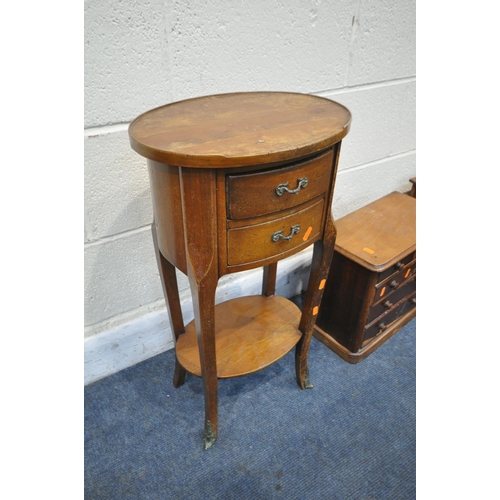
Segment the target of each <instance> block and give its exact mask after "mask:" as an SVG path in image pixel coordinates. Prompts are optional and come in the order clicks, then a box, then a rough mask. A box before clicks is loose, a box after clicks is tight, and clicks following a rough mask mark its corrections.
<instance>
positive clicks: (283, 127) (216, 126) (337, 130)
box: [129, 92, 351, 168]
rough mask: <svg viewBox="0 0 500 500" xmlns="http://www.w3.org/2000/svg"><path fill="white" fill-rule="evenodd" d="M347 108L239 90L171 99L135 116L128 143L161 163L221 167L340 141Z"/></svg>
mask: <svg viewBox="0 0 500 500" xmlns="http://www.w3.org/2000/svg"><path fill="white" fill-rule="evenodd" d="M350 124H351V113H350V112H349V110H348V109H347V108H345V107H344V106H342V105H341V104H339V103H337V102H334V101H331V100H329V99H325V98H323V97H317V96H312V95H309V94H298V93H289V92H241V93H234V94H220V95H212V96H206V97H198V98H195V99H188V100H185V101H179V102H174V103H171V104H168V105H166V106H162V107H159V108H155V109H152V110H151V111H147V112H146V113H143V114H142V115H140V116H138V117H137V118H136V119H135V120H134V121H133V122H132V123H131V124H130V126H129V137H130V144H131V146H132V148H133V149H134V150H135V151H136V152H137V153H139V154H140V155H142V156H145V157H146V158H149V159H151V160H155V161H158V162H161V163H167V164H170V165H178V166H185V167H201V168H223V167H237V166H245V165H255V164H263V163H264V164H265V163H274V162H280V161H284V160H290V159H294V158H299V157H301V156H305V155H309V154H314V153H315V152H317V151H321V150H323V149H325V148H327V147H329V146H331V145H332V144H335V143H336V142H338V141H340V140H341V139H342V138H343V137H345V136H346V135H347V133H348V131H349V127H350Z"/></svg>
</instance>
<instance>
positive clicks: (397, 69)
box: [84, 0, 416, 383]
mask: <svg viewBox="0 0 500 500" xmlns="http://www.w3.org/2000/svg"><path fill="white" fill-rule="evenodd" d="M254 90H285V91H295V92H303V93H311V94H315V95H320V96H323V97H327V98H330V99H333V100H336V101H338V102H340V103H342V104H344V105H346V106H347V107H348V108H349V109H350V110H351V112H352V115H353V122H352V126H351V131H350V133H349V135H348V136H347V137H346V138H345V139H344V142H343V146H342V152H341V158H340V164H339V173H338V178H337V185H336V190H335V195H334V203H333V214H334V217H335V218H338V217H341V216H343V215H345V214H347V213H349V212H351V211H352V210H355V209H357V208H359V207H361V206H363V205H366V204H367V203H369V202H371V201H373V200H375V199H377V198H380V197H381V196H383V195H385V194H387V193H389V192H391V191H394V190H399V191H406V190H408V189H409V188H410V183H409V182H408V180H409V178H410V177H413V176H415V175H416V159H415V121H416V116H415V94H416V79H415V1H414V0H398V1H396V0H392V1H390V0H370V1H367V0H335V1H333V0H328V1H325V0H323V1H321V0H252V1H249V0H248V1H243V0H240V1H234V0H225V1H224V0H211V1H209V0H204V1H201V0H199V1H192V2H188V1H185V0H183V1H181V0H166V1H164V0H136V1H132V0H130V1H118V0H86V1H85V131H84V141H85V235H84V241H85V243H84V245H85V337H86V339H85V355H86V382H87V383H89V382H92V381H94V380H97V379H99V378H102V377H103V376H106V375H108V374H110V373H113V372H115V371H117V370H119V369H122V368H124V367H126V366H130V365H132V364H134V363H137V362H139V361H142V360H143V359H146V358H147V357H149V356H151V355H155V354H158V353H159V352H162V351H163V350H165V349H169V348H171V347H172V345H173V344H172V339H171V333H170V327H169V325H168V321H167V314H166V309H165V302H164V299H163V295H162V290H161V285H160V279H159V275H158V270H157V268H156V261H155V256H154V253H153V244H152V240H151V234H150V224H151V222H152V208H151V200H150V192H149V181H148V177H147V169H146V160H145V159H144V158H142V157H141V156H139V155H138V154H136V153H135V152H134V151H132V150H131V148H130V146H129V143H128V135H127V127H128V124H129V123H130V121H131V120H132V119H133V118H135V117H136V116H137V115H138V114H140V113H142V112H144V111H147V110H148V109H151V108H153V107H156V106H160V105H163V104H167V103H169V102H172V101H177V100H180V99H185V98H190V97H196V96H200V95H207V94H214V93H221V92H236V91H254ZM309 257H310V250H306V251H305V252H303V253H302V254H300V255H299V256H297V257H296V258H292V259H289V260H288V261H287V262H286V263H284V264H283V265H281V266H279V270H280V279H279V283H278V285H279V288H278V293H280V294H282V295H285V296H291V295H293V294H294V293H297V292H298V291H300V288H301V287H302V286H303V285H304V282H305V280H307V271H308V268H307V263H308V259H309ZM260 272H261V271H251V272H248V273H243V274H238V275H231V276H226V277H224V278H223V279H222V280H221V282H220V287H219V288H220V291H219V293H218V296H217V300H223V299H225V298H228V297H231V296H233V295H235V294H241V293H253V292H254V291H258V281H259V279H260V274H259V273H260ZM179 280H180V287H181V296H182V300H183V307H184V310H185V314H186V320H189V319H190V317H192V315H191V316H190V314H191V313H190V294H189V290H188V287H187V280H186V279H185V277H184V276H181V275H179Z"/></svg>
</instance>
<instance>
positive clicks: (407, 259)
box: [378, 252, 416, 283]
mask: <svg viewBox="0 0 500 500" xmlns="http://www.w3.org/2000/svg"><path fill="white" fill-rule="evenodd" d="M415 259H416V252H411V253H410V254H408V255H406V256H405V257H403V258H402V259H401V260H399V261H398V262H396V264H394V265H393V266H391V267H389V268H388V269H386V270H385V271H382V272H381V273H380V275H379V278H378V281H379V283H380V282H381V281H384V280H385V279H387V278H388V277H389V276H391V275H392V274H394V273H396V272H398V271H400V270H401V269H402V266H406V265H407V264H408V263H409V262H411V261H412V260H415Z"/></svg>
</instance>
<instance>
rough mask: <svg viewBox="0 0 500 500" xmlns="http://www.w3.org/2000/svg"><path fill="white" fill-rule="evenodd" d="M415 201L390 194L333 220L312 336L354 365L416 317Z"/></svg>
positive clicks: (405, 195)
mask: <svg viewBox="0 0 500 500" xmlns="http://www.w3.org/2000/svg"><path fill="white" fill-rule="evenodd" d="M415 209H416V201H415V198H413V197H410V196H408V195H407V194H402V193H391V194H389V195H387V196H384V197H382V198H381V199H379V200H377V201H375V202H373V203H370V204H369V205H366V206H365V207H362V208H360V209H359V210H357V211H355V212H352V213H351V214H349V215H347V216H345V217H343V218H341V219H339V220H338V221H337V230H338V236H337V240H336V245H335V253H334V256H333V260H332V264H331V267H330V270H329V276H328V279H327V282H326V286H325V294H324V298H323V303H322V306H321V307H320V310H319V314H318V317H317V319H316V324H315V327H314V335H315V336H316V338H318V339H319V340H320V341H321V342H323V343H324V344H325V345H327V346H328V347H329V348H331V349H332V350H333V351H334V352H336V353H337V354H338V355H339V356H340V357H342V358H343V359H345V360H346V361H348V362H350V363H358V362H360V361H362V360H363V359H365V358H366V356H368V355H369V354H371V353H372V352H374V350H375V349H376V348H378V347H379V346H380V345H381V344H382V343H383V342H385V341H386V340H388V339H389V338H390V337H391V336H392V335H394V333H396V332H397V331H398V330H399V329H400V328H401V327H402V326H403V325H404V324H406V322H408V321H410V320H411V319H412V318H413V317H414V316H415V314H416V303H415V290H416V259H415V248H416V234H415V217H416V211H415Z"/></svg>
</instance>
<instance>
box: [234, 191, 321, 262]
mask: <svg viewBox="0 0 500 500" xmlns="http://www.w3.org/2000/svg"><path fill="white" fill-rule="evenodd" d="M324 208H325V200H324V199H323V198H322V199H320V200H319V201H316V202H314V203H313V204H311V205H309V206H308V207H306V208H304V209H302V210H300V211H298V212H293V213H291V214H289V215H287V216H285V217H280V218H277V219H274V220H271V221H267V222H263V223H260V224H253V225H251V226H244V227H238V228H233V229H229V230H228V231H227V263H228V265H229V266H235V265H240V264H248V263H251V262H258V261H262V260H266V259H269V258H271V257H275V256H282V257H284V256H286V255H282V254H291V253H294V252H295V251H299V250H301V249H302V248H305V247H306V246H307V245H309V244H310V242H311V241H314V240H316V239H318V238H319V237H320V236H321V233H322V229H323V214H324Z"/></svg>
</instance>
